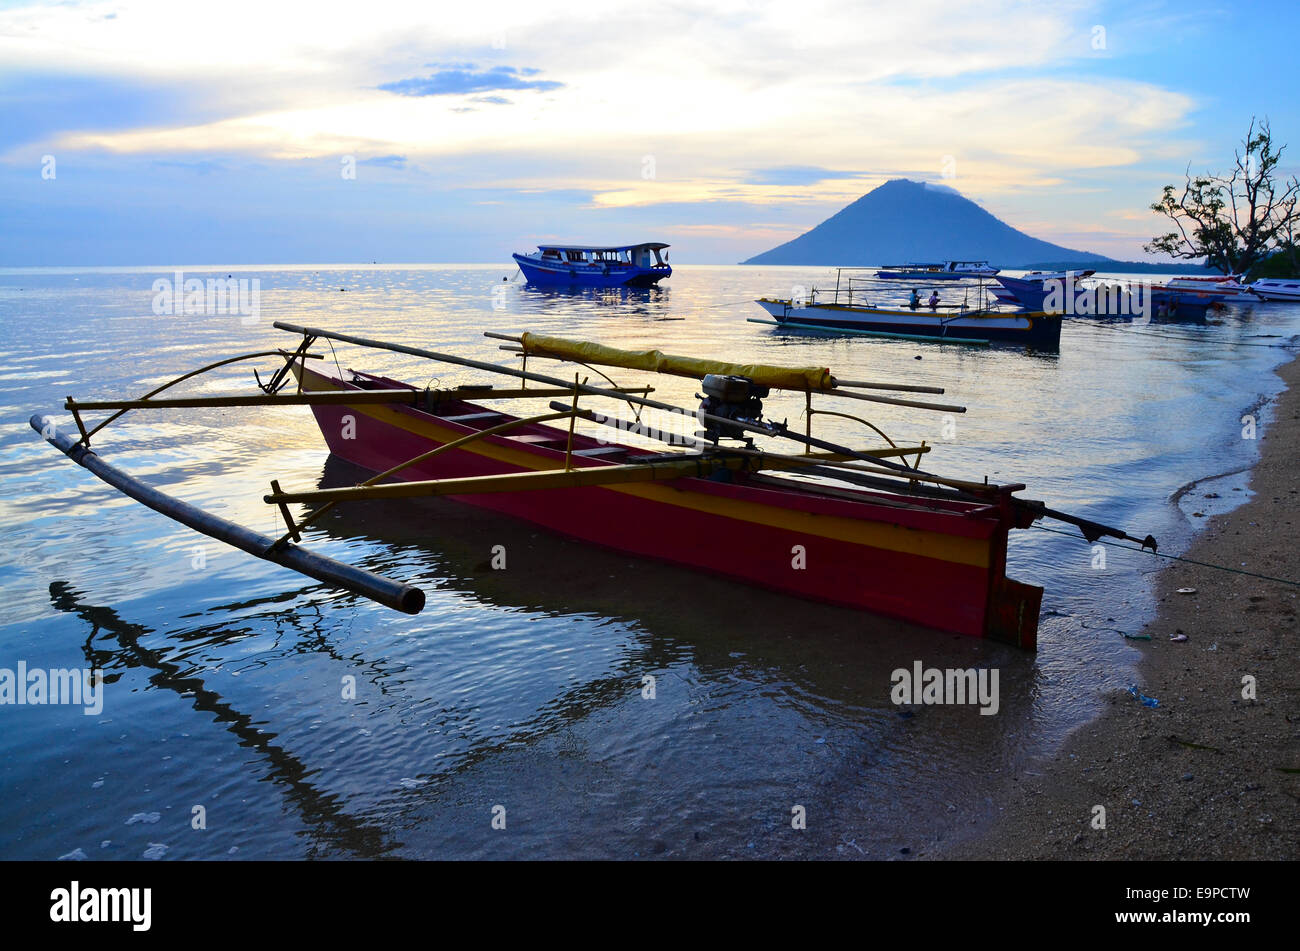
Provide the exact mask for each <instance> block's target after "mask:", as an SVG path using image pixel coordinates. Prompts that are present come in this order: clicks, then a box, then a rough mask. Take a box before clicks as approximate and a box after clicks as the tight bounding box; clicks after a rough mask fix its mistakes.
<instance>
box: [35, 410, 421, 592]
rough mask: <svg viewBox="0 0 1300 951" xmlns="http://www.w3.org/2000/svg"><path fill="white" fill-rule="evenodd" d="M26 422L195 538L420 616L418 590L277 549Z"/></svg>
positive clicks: (41, 423)
mask: <svg viewBox="0 0 1300 951" xmlns="http://www.w3.org/2000/svg"><path fill="white" fill-rule="evenodd" d="M29 422H30V423H31V427H32V429H34V430H36V431H37V432H38V433H40V434H41V435H42V436H44V437H45V439H46V441H47V442H49V443H50V445H52V446H54V447H55V448H56V449H58V450H59V451H60V452H62V453H63V454H64V455H66V456H67V457H68V458H69V459H71V460H72V461H73V462H75V463H76V464H77V465H79V466H81V467H82V468H83V469H88V470H89V471H90V472H92V473H94V474H95V475H96V476H98V477H99V478H100V479H102V480H104V481H105V482H107V483H108V484H109V485H111V486H112V487H113V488H115V489H117V490H118V491H119V492H121V493H122V494H123V495H126V496H129V497H130V498H132V499H135V500H136V501H137V502H139V503H141V504H142V505H147V506H148V507H149V508H151V509H153V510H154V511H155V512H161V513H162V514H163V515H166V516H167V517H168V518H171V519H175V520H176V521H178V522H180V523H181V524H182V525H185V526H187V527H189V528H192V529H194V531H196V532H199V533H201V534H203V535H207V536H208V537H209V538H215V539H217V540H218V541H221V542H225V543H226V544H227V545H230V546H232V547H234V548H238V549H239V550H241V551H246V552H248V553H249V554H250V555H253V556H255V557H257V558H262V559H264V560H266V561H270V562H274V563H275V564H277V565H282V566H284V567H285V568H291V569H293V570H294V571H297V572H299V573H301V574H304V575H307V576H308V577H309V578H315V579H316V580H317V581H322V582H324V583H325V584H327V585H330V586H332V587H335V588H342V589H343V590H345V591H351V592H353V593H354V594H359V595H361V596H363V597H366V598H370V599H371V600H372V601H378V602H379V603H380V604H383V605H385V606H387V607H390V608H395V609H396V610H398V611H402V612H405V613H406V614H419V613H420V611H421V610H422V609H423V608H424V592H423V591H421V590H420V589H419V588H416V587H413V586H411V585H409V584H404V583H402V582H400V581H394V580H392V579H391V578H385V577H383V576H382V575H377V574H375V573H374V572H372V571H366V570H365V569H364V568H358V567H356V566H355V565H348V564H344V563H343V562H341V561H335V560H334V559H332V558H327V557H325V556H324V555H319V554H317V553H315V552H312V551H308V550H307V549H305V548H300V547H298V546H296V545H277V543H276V540H275V539H274V538H269V537H267V536H266V535H263V534H261V533H260V532H255V531H253V530H251V529H248V528H245V527H244V526H242V525H236V524H235V523H234V522H229V521H227V520H225V519H223V518H219V517H218V516H216V515H213V514H212V513H210V512H205V511H203V510H202V509H200V508H196V507H195V506H193V505H190V504H189V503H188V502H183V501H181V500H180V499H178V498H175V497H174V496H170V495H168V494H167V493H165V492H160V491H158V490H157V489H155V488H153V486H150V485H146V484H145V483H143V482H141V481H140V480H139V479H136V478H134V477H132V476H130V475H127V474H126V473H125V472H123V471H122V470H121V469H118V468H117V467H116V466H113V465H110V464H109V463H107V462H105V461H104V460H103V458H102V457H101V456H100V455H99V454H98V453H97V452H95V451H94V450H93V449H89V448H87V447H86V446H84V445H82V444H81V443H80V441H78V440H77V439H76V438H75V437H74V436H73V434H72V433H71V432H64V431H62V430H60V429H59V428H58V427H57V426H56V425H55V423H54V421H53V420H51V419H50V418H49V417H47V416H40V415H36V416H33V417H32V418H31V420H30V421H29Z"/></svg>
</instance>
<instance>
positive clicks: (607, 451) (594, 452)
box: [573, 446, 627, 456]
mask: <svg viewBox="0 0 1300 951" xmlns="http://www.w3.org/2000/svg"><path fill="white" fill-rule="evenodd" d="M616 452H627V450H626V449H624V448H623V447H622V446H600V447H598V448H596V449H575V450H573V454H574V455H575V456H608V455H611V454H613V453H616Z"/></svg>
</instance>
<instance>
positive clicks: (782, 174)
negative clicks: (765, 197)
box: [745, 165, 867, 185]
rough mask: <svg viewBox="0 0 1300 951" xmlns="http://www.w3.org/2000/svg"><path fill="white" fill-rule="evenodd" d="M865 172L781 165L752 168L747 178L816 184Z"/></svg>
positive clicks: (756, 181)
mask: <svg viewBox="0 0 1300 951" xmlns="http://www.w3.org/2000/svg"><path fill="white" fill-rule="evenodd" d="M864 174H867V173H865V172H846V171H836V170H835V169H829V168H818V167H817V166H814V165H779V166H776V167H774V168H757V169H752V170H751V171H750V173H749V177H748V178H746V179H745V183H746V184H748V185H816V184H817V183H818V182H824V181H827V180H828V179H832V178H860V177H862V176H863V175H864Z"/></svg>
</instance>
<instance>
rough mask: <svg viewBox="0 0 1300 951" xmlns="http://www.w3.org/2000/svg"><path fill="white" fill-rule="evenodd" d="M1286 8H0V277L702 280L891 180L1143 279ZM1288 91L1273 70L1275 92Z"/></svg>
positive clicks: (712, 3)
mask: <svg viewBox="0 0 1300 951" xmlns="http://www.w3.org/2000/svg"><path fill="white" fill-rule="evenodd" d="M1298 27H1300V4H1297V3H1295V2H1294V0H1278V2H1263V0H1261V2H1250V0H1237V2H1235V3H1226V2H1225V3H1214V2H1200V0H1184V2H1177V3H1160V2H1150V3H1147V2H1142V0H1135V2H1134V0H1130V2H1122V3H1112V2H1090V0H1061V2H1050V3H1049V2H1041V3H1036V2H1023V0H971V2H962V3H953V2H952V0H943V2H934V0H907V2H905V3H865V2H861V0H857V2H852V0H850V2H837V0H797V2H791V3H786V2H771V3H762V2H752V0H703V2H696V0H676V2H674V0H656V2H638V3H623V2H618V0H593V2H584V3H578V4H554V3H549V4H547V3H543V4H539V3H536V2H513V0H511V2H496V0H481V2H475V3H472V4H464V3H456V4H450V3H446V2H443V0H433V2H429V0H425V2H419V3H405V2H394V0H365V2H360V0H346V2H330V0H317V2H312V3H291V2H275V0H257V2H249V0H222V2H220V3H207V2H199V0H110V2H86V3H78V2H58V3H25V2H19V3H13V2H6V0H0V266H29V265H162V264H259V263H260V264H299V263H345V262H368V261H379V262H381V263H397V262H443V261H445V262H495V261H508V260H509V254H510V252H512V251H524V250H527V249H529V248H532V247H534V246H535V245H536V244H537V243H538V242H539V241H554V242H565V243H584V242H591V243H628V242H635V241H646V240H659V241H666V242H669V243H670V244H672V245H673V250H672V252H671V259H672V262H673V263H674V264H682V263H707V264H730V263H735V262H738V261H740V260H742V259H744V258H747V257H750V256H751V255H754V254H757V253H759V252H761V251H765V250H767V249H768V248H770V247H773V246H775V245H777V244H780V243H782V242H784V241H787V240H789V239H791V238H793V237H796V236H797V235H799V234H801V233H802V232H804V231H806V230H808V229H809V228H811V227H813V226H814V225H816V224H818V223H819V222H821V221H823V220H825V219H826V218H828V217H829V216H830V215H832V214H834V213H835V212H836V211H838V210H839V209H840V208H841V207H843V206H844V205H846V204H848V203H849V202H850V201H852V200H854V199H856V198H858V197H859V196H861V195H862V194H864V193H866V192H867V191H870V190H871V189H872V188H874V187H876V186H877V185H879V184H881V183H882V182H884V181H887V180H889V179H892V178H900V177H901V178H911V179H914V180H919V181H931V182H937V183H942V184H944V185H947V186H950V187H952V188H955V189H957V190H958V191H959V192H960V193H961V194H963V195H965V196H966V197H967V198H970V199H972V200H974V201H976V202H978V203H979V204H980V205H981V206H982V207H984V208H985V209H987V210H988V211H990V212H992V213H993V214H995V215H997V216H998V217H1000V218H1002V219H1003V220H1005V221H1007V222H1008V223H1009V224H1011V225H1013V226H1015V227H1017V228H1020V229H1021V230H1023V231H1026V232H1028V233H1029V234H1031V235H1033V236H1034V237H1038V238H1043V239H1045V240H1048V241H1053V242H1055V243H1058V244H1062V245H1065V246H1067V247H1070V248H1075V249H1080V250H1086V251H1094V252H1097V253H1100V254H1105V255H1108V256H1111V257H1116V258H1120V259H1123V260H1146V259H1149V258H1150V256H1149V255H1146V254H1145V253H1144V252H1143V250H1142V245H1143V243H1144V242H1145V241H1147V240H1149V239H1150V238H1151V236H1152V235H1154V234H1156V233H1158V232H1159V231H1161V230H1163V229H1161V227H1160V221H1159V219H1158V218H1157V217H1156V216H1155V215H1154V214H1152V213H1151V212H1150V211H1149V207H1148V206H1149V205H1150V203H1151V202H1152V201H1154V200H1155V199H1156V198H1158V197H1159V194H1160V189H1161V187H1162V186H1163V185H1165V184H1168V183H1174V182H1181V181H1182V176H1183V173H1184V170H1185V169H1186V168H1187V167H1188V166H1189V165H1190V166H1191V168H1192V169H1193V171H1198V170H1222V169H1225V168H1227V167H1229V166H1230V165H1231V163H1232V152H1233V148H1234V146H1235V145H1237V143H1239V141H1240V139H1241V138H1242V136H1243V135H1244V134H1245V131H1246V128H1247V126H1248V125H1249V123H1250V121H1251V118H1252V117H1263V116H1267V117H1268V118H1269V120H1270V121H1271V124H1272V128H1273V132H1274V136H1275V140H1276V141H1279V142H1282V143H1287V142H1294V143H1295V146H1294V150H1288V152H1287V153H1286V157H1285V159H1284V171H1285V173H1286V174H1288V175H1290V174H1294V173H1295V172H1296V171H1297V170H1298V169H1300V97H1297V95H1296V89H1297V84H1296V83H1295V81H1294V78H1293V77H1294V66H1293V63H1292V59H1291V57H1292V51H1293V49H1294V43H1295V38H1296V36H1297V35H1298V29H1297V28H1298ZM1288 75H1289V76H1290V77H1292V78H1287V76H1288Z"/></svg>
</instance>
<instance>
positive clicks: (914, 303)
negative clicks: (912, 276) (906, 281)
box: [907, 287, 921, 310]
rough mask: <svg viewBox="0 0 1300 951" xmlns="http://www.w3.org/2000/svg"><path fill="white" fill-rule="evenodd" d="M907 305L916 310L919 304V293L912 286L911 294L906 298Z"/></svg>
mask: <svg viewBox="0 0 1300 951" xmlns="http://www.w3.org/2000/svg"><path fill="white" fill-rule="evenodd" d="M907 306H908V307H910V308H912V310H916V309H917V308H918V307H920V306H921V295H920V294H918V293H917V291H916V288H915V287H914V288H912V296H911V297H909V298H908V299H907Z"/></svg>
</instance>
